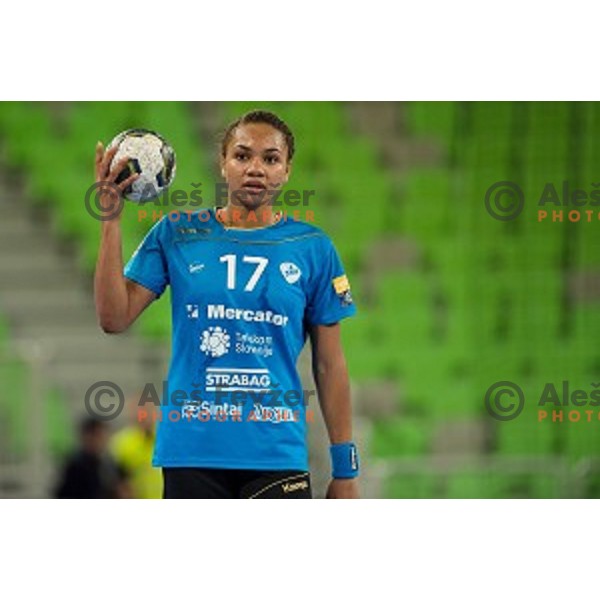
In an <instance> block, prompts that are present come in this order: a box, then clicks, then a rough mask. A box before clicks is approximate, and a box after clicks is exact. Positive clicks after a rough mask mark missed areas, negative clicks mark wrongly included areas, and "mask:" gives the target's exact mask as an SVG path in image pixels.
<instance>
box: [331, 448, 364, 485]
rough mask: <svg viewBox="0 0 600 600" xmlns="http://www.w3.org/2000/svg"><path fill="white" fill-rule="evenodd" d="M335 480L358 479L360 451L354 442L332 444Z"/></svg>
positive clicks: (333, 475)
mask: <svg viewBox="0 0 600 600" xmlns="http://www.w3.org/2000/svg"><path fill="white" fill-rule="evenodd" d="M329 451H330V453H331V464H332V467H333V472H332V474H331V475H332V477H333V478H334V479H353V478H354V477H358V471H359V469H358V450H357V449H356V445H355V444H354V443H353V442H345V443H343V444H332V445H331V446H330V448H329Z"/></svg>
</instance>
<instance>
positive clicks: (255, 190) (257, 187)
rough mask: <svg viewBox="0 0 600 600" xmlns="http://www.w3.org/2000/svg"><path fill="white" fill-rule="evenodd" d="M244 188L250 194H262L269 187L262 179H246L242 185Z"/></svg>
mask: <svg viewBox="0 0 600 600" xmlns="http://www.w3.org/2000/svg"><path fill="white" fill-rule="evenodd" d="M242 189H243V190H245V191H247V192H249V193H250V194H261V193H263V192H264V191H265V190H266V189H267V186H266V185H265V184H264V183H262V181H246V182H244V185H242Z"/></svg>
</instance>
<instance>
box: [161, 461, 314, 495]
mask: <svg viewBox="0 0 600 600" xmlns="http://www.w3.org/2000/svg"><path fill="white" fill-rule="evenodd" d="M162 472H163V483H164V487H163V498H166V499H173V498H205V499H209V498H210V499H214V498H270V499H284V498H289V499H310V498H312V491H311V487H310V474H309V473H307V472H306V471H251V470H246V469H204V468H187V467H186V468H183V467H182V468H179V467H177V468H174V467H168V468H163V470H162Z"/></svg>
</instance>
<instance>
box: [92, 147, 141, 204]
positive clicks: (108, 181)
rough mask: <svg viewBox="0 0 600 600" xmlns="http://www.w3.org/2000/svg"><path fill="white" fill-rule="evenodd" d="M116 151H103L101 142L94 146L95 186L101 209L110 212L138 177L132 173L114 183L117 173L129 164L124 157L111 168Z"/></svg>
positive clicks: (115, 148) (127, 159) (110, 149)
mask: <svg viewBox="0 0 600 600" xmlns="http://www.w3.org/2000/svg"><path fill="white" fill-rule="evenodd" d="M118 149H119V147H118V146H113V147H112V148H109V149H108V150H105V149H104V145H103V144H102V142H98V143H97V144H96V163H95V166H96V186H97V189H98V193H99V197H100V204H101V205H102V208H104V209H106V210H108V211H110V210H112V207H113V205H114V203H115V202H117V203H118V202H120V201H121V198H122V196H123V192H124V191H125V190H126V189H127V187H128V186H129V185H131V184H132V183H133V182H134V181H135V180H136V179H137V178H138V177H139V173H133V174H131V175H130V176H129V177H127V179H124V180H123V181H121V182H119V183H116V180H117V177H118V176H119V173H121V171H122V170H123V169H124V168H125V167H126V166H127V163H128V162H129V157H127V156H125V157H123V158H122V159H121V160H119V161H118V162H117V163H116V164H114V165H113V166H112V168H111V163H112V160H113V158H114V156H115V154H116V153H117V151H118ZM118 212H120V211H118ZM115 214H117V213H115Z"/></svg>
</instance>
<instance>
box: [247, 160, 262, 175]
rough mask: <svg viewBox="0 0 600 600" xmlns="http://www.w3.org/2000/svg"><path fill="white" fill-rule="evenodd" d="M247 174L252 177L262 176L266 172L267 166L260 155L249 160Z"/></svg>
mask: <svg viewBox="0 0 600 600" xmlns="http://www.w3.org/2000/svg"><path fill="white" fill-rule="evenodd" d="M246 174H247V175H249V176H252V177H260V176H262V175H264V174H265V168H264V165H263V162H262V159H261V157H260V156H254V157H252V158H251V159H250V160H249V161H248V163H247V170H246Z"/></svg>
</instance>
